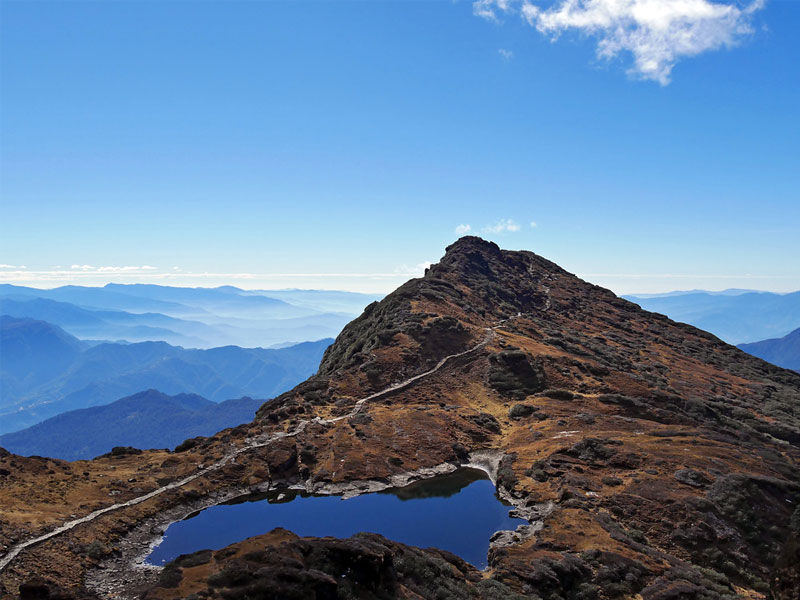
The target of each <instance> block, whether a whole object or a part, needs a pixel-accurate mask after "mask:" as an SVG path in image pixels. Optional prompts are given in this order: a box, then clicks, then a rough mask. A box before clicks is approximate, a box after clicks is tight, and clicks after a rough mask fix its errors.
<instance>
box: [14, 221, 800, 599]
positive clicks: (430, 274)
mask: <svg viewBox="0 0 800 600" xmlns="http://www.w3.org/2000/svg"><path fill="white" fill-rule="evenodd" d="M12 461H13V462H14V463H15V465H16V466H12V465H11V462H12ZM0 462H2V468H4V469H6V470H8V471H9V476H8V478H7V483H6V485H5V486H4V487H3V488H0V504H2V505H3V506H7V507H9V508H7V509H6V512H5V513H4V519H5V520H6V521H7V523H8V525H4V526H3V528H2V533H3V534H4V535H5V536H6V539H12V538H13V541H12V543H17V541H18V540H21V539H22V540H24V539H28V538H29V536H33V535H35V534H41V533H42V532H46V531H48V528H51V527H52V526H53V525H55V524H58V523H60V522H62V521H64V520H67V518H68V517H69V515H70V514H78V515H83V514H88V513H89V512H90V510H94V509H97V508H100V507H103V506H108V505H109V504H110V503H111V502H112V501H111V500H109V499H108V498H105V497H104V496H103V495H102V493H101V491H103V490H105V489H107V488H104V487H103V484H102V483H100V482H103V481H104V476H108V475H109V474H110V473H112V467H117V465H120V466H119V467H117V468H118V469H122V468H125V469H134V468H142V469H143V472H146V474H147V477H154V478H156V479H157V480H162V481H163V480H165V479H166V480H168V481H173V482H184V483H181V484H180V486H179V487H180V491H178V490H177V489H174V488H169V489H164V490H163V491H160V492H158V493H154V495H152V496H150V497H148V498H147V499H146V500H144V501H142V502H140V503H137V504H135V505H131V506H125V507H119V508H116V509H115V510H114V511H112V512H109V513H106V514H104V515H103V516H102V517H98V518H96V519H90V520H89V521H88V522H86V523H82V524H81V525H80V526H77V527H75V528H73V529H70V530H69V531H68V532H66V533H64V534H63V535H62V534H59V535H55V536H52V537H48V538H47V539H44V540H42V541H41V542H40V543H39V544H38V545H36V546H33V547H31V548H27V549H26V550H25V552H24V553H21V554H20V555H19V556H18V557H17V558H15V559H14V561H13V562H11V563H10V565H9V567H8V568H6V570H5V571H2V572H0V582H2V584H4V585H6V586H7V587H8V589H11V586H13V585H15V584H18V583H19V582H20V581H23V580H24V578H25V577H26V573H30V572H35V571H36V570H37V569H41V568H44V566H45V565H48V569H49V571H48V572H49V573H51V577H53V578H54V579H55V582H56V583H58V584H61V585H73V586H76V588H78V589H79V588H80V586H82V585H85V582H87V581H88V582H90V583H91V585H92V586H93V587H92V589H95V590H101V591H103V593H111V591H113V590H119V589H120V585H122V584H121V583H120V582H127V583H126V586H127V589H125V593H127V594H129V595H128V596H127V597H134V596H136V595H138V594H140V593H145V594H147V596H146V597H147V598H152V599H159V600H163V599H167V598H177V597H180V596H181V594H182V593H184V596H185V595H186V593H188V592H186V590H189V589H192V590H198V589H204V590H205V589H207V586H206V585H205V583H203V584H202V586H201V581H202V582H213V581H217V582H220V581H224V580H225V579H224V578H225V576H227V575H226V574H230V573H234V572H236V569H237V568H239V567H237V565H238V564H239V563H237V561H236V560H235V556H234V555H235V554H236V551H235V550H234V551H230V552H229V551H227V550H226V551H222V552H217V553H214V561H213V564H212V563H210V562H209V563H208V564H207V565H200V566H198V567H197V568H194V567H192V568H190V567H189V565H188V564H184V565H173V566H172V567H171V568H169V569H168V570H165V571H164V573H165V574H167V575H168V576H169V577H165V579H164V581H163V582H162V583H163V584H164V585H156V583H157V582H155V581H153V580H152V579H150V580H147V579H146V578H145V579H140V580H137V581H140V582H141V583H137V584H136V585H133V584H132V583H130V582H131V581H132V580H131V579H129V578H130V577H132V576H133V575H132V574H133V573H139V574H140V573H141V571H134V570H129V568H128V565H130V564H131V563H132V561H134V560H135V558H136V557H138V556H140V555H141V553H142V552H145V551H146V548H147V546H148V544H150V543H152V541H153V540H154V538H157V534H153V533H149V532H151V530H152V527H153V524H154V523H158V525H159V527H162V526H163V524H164V523H165V522H169V521H170V520H174V519H175V518H179V516H176V515H184V514H187V513H188V512H191V511H192V510H198V509H201V508H203V507H204V506H208V505H210V504H214V503H216V502H217V501H218V500H219V498H220V497H221V495H222V494H228V495H226V496H224V497H226V498H227V497H231V496H232V495H235V494H237V493H242V492H243V491H247V490H252V489H255V488H258V489H264V487H265V486H270V487H273V488H275V487H277V488H281V487H284V486H296V487H300V488H303V489H306V490H307V491H311V492H313V491H329V492H330V491H331V490H338V491H339V492H347V493H358V492H359V491H364V490H370V489H380V486H381V485H382V484H383V485H385V483H386V482H387V481H391V478H392V477H395V476H404V477H413V476H421V474H425V473H427V474H430V473H431V472H432V471H431V470H434V469H435V470H439V471H441V470H446V469H448V468H453V467H454V466H455V465H461V464H475V463H476V462H478V463H479V464H482V465H483V466H484V467H485V468H486V469H487V470H488V471H490V472H491V473H492V476H493V480H494V481H495V482H496V484H497V487H498V493H499V494H501V495H502V496H503V497H504V498H506V499H507V500H509V501H510V502H512V503H513V504H514V506H515V511H516V513H517V514H518V515H520V516H522V517H524V518H526V519H528V520H529V521H530V523H531V527H529V528H526V529H523V530H520V531H517V532H514V533H506V534H501V535H499V536H498V537H497V538H496V539H495V540H494V542H493V545H492V548H491V550H490V553H489V564H490V567H489V569H488V571H487V573H486V574H485V577H486V579H487V580H488V581H489V582H490V584H492V582H494V583H496V584H497V585H498V586H503V588H502V589H503V590H507V589H510V590H512V591H513V593H517V594H520V595H522V596H523V597H527V598H542V599H546V600H563V599H565V598H570V599H574V598H596V599H597V600H604V599H606V598H642V600H665V599H679V598H681V599H694V598H696V599H698V600H699V599H701V598H702V599H704V600H712V599H722V598H736V597H742V598H745V597H746V598H758V597H763V596H759V594H765V593H767V592H769V593H771V594H772V597H773V598H775V599H776V600H788V599H789V598H794V596H792V593H793V591H792V590H796V589H797V585H796V583H797V582H799V581H800V573H798V572H797V570H796V564H797V561H795V560H794V557H795V555H796V552H797V547H798V546H797V535H798V532H797V531H795V525H794V524H795V523H797V522H800V512H797V508H796V507H797V506H798V505H799V504H800V478H799V477H798V473H799V472H800V469H799V467H800V375H798V374H796V373H793V372H791V371H787V370H784V369H781V368H779V367H776V366H774V365H771V364H769V363H766V362H764V361H762V360H760V359H757V358H754V357H752V356H749V355H748V354H746V353H744V352H742V351H741V350H738V349H737V348H735V347H732V346H729V345H727V344H725V343H723V342H721V341H720V340H719V339H718V338H716V337H714V336H713V335H711V334H709V333H706V332H704V331H701V330H698V329H696V328H694V327H691V326H689V325H684V324H681V323H675V322H673V321H671V320H669V319H668V318H666V317H664V316H662V315H658V314H653V313H648V312H646V311H644V310H642V309H640V308H639V307H638V306H636V305H635V304H632V303H630V302H627V301H625V300H622V299H619V298H617V297H616V296H614V294H612V293H611V292H610V291H608V290H604V289H602V288H599V287H597V286H593V285H591V284H588V283H586V282H584V281H581V280H580V279H578V278H577V277H575V276H573V275H571V274H569V273H567V272H566V271H564V270H563V269H561V268H560V267H558V266H557V265H555V264H554V263H552V262H550V261H547V260H546V259H543V258H542V257H539V256H537V255H535V254H533V253H530V252H522V251H504V250H501V249H500V248H498V247H497V246H496V245H494V244H491V243H489V242H485V241H483V240H480V239H478V238H474V237H467V238H462V239H460V240H458V241H457V242H456V243H454V244H453V245H451V246H450V247H448V249H447V252H446V254H445V256H444V257H443V258H442V260H441V261H440V262H439V263H438V264H436V265H433V266H432V267H430V268H429V269H428V270H427V272H426V274H425V276H424V277H423V278H420V279H415V280H412V281H410V282H408V283H406V284H405V285H403V286H401V287H400V288H399V289H398V290H396V291H395V292H394V293H392V294H390V295H388V296H387V297H386V298H384V299H383V300H381V301H380V302H378V303H375V304H372V305H370V306H369V307H367V309H366V310H365V312H364V314H362V315H361V316H360V317H359V318H358V319H356V320H354V321H353V322H352V323H350V324H349V325H348V326H347V327H346V328H345V329H344V330H343V331H342V333H341V334H340V335H339V337H338V338H337V339H336V341H335V342H334V344H333V345H332V346H331V347H330V348H329V349H328V350H327V351H326V353H325V356H324V358H323V360H322V363H321V365H320V369H319V372H318V373H317V374H316V375H315V376H313V377H311V378H310V379H309V380H307V381H305V382H303V383H302V384H300V385H298V386H297V387H296V388H294V389H293V390H291V391H289V392H286V393H285V394H282V395H281V396H279V397H278V398H276V399H275V400H273V401H271V402H269V403H267V404H265V405H264V406H262V407H261V408H260V409H259V411H258V413H257V418H256V420H255V421H254V422H253V423H251V424H249V425H246V426H242V427H237V428H235V429H233V430H228V431H224V432H220V433H219V434H217V435H215V436H212V437H210V438H208V439H206V440H200V441H197V443H196V445H194V446H193V447H192V448H189V449H186V450H185V451H184V452H180V453H173V454H169V455H167V454H165V453H162V452H157V451H150V452H147V453H144V454H143V455H141V456H139V457H136V458H135V459H134V458H127V459H125V461H124V462H118V463H114V462H113V460H112V459H110V458H109V459H106V458H102V459H97V460H94V461H91V462H88V463H81V466H80V469H84V470H85V472H86V473H88V474H89V475H88V478H87V479H82V478H80V477H78V476H76V475H74V474H70V473H66V472H65V473H64V474H61V471H59V470H58V469H57V467H58V466H57V465H53V466H51V467H50V468H51V470H53V471H54V472H55V475H52V477H54V478H56V477H57V478H58V479H59V481H64V482H65V483H64V484H63V486H62V487H59V488H56V489H57V490H58V491H50V490H49V489H48V490H44V489H43V486H42V487H37V485H38V486H41V484H42V482H43V481H44V480H45V478H44V477H45V476H44V475H42V470H44V469H45V466H44V465H41V464H40V463H35V462H31V461H30V459H24V460H23V459H21V458H19V457H12V458H6V459H2V460H0ZM198 463H200V464H204V465H209V464H211V465H215V466H214V468H213V469H209V470H207V471H204V472H198V471H197V464H198ZM137 465H139V466H137ZM158 465H166V466H163V467H162V466H158ZM145 468H146V469H147V470H146V471H144V469H145ZM37 469H38V471H37ZM45 472H46V471H45ZM126 472H127V471H126ZM434 472H435V471H434ZM37 473H38V474H37ZM93 480H95V481H97V482H98V483H93V482H92V481H93ZM116 486H117V487H115V489H116V490H118V495H117V496H115V500H113V502H120V501H126V500H130V499H136V498H140V497H141V494H142V493H143V491H142V490H140V491H136V490H135V489H134V488H133V487H132V485H124V481H123V483H122V484H116ZM145 489H146V490H153V489H154V488H152V487H148V488H143V490H145ZM24 490H38V491H36V492H35V493H31V492H28V493H27V496H26V497H25V502H24V503H22V501H21V500H20V499H19V498H21V496H22V495H23V493H24V492H23V491H24ZM156 491H158V490H157V489H156ZM56 494H60V495H61V496H59V498H62V499H61V500H59V501H56V500H55V499H54V497H55V495H56ZM78 496H80V497H91V498H92V499H93V503H92V505H91V506H87V507H84V508H81V507H80V506H79V505H76V504H75V500H71V499H72V498H75V497H78ZM84 503H85V501H84ZM76 511H77V512H76ZM29 523H36V524H35V525H31V524H29ZM790 523H791V524H792V525H791V526H790ZM464 526H465V527H468V526H469V524H468V523H465V524H464ZM6 531H9V532H11V533H9V534H6V533H5V532H6ZM127 532H130V534H129V535H128V533H127ZM89 540H98V541H99V542H101V543H103V544H106V545H107V546H108V547H109V548H110V547H115V548H118V549H119V553H120V554H119V555H113V556H112V555H110V554H109V555H107V559H106V562H102V563H100V564H101V566H102V567H103V568H102V569H98V568H96V566H97V565H98V562H97V561H96V560H94V559H92V560H90V559H88V558H85V557H83V555H80V554H78V551H77V550H71V548H80V547H81V546H80V544H86V543H88V541H89ZM0 541H2V540H0ZM298 544H300V545H301V546H302V547H305V548H306V549H307V550H308V552H316V551H317V550H318V549H320V548H322V547H325V548H331V547H334V548H335V547H337V546H336V543H335V541H331V540H328V541H322V542H321V541H319V540H317V541H314V540H301V541H300V542H298ZM353 544H354V545H348V546H347V552H348V553H349V554H348V556H350V557H351V564H352V562H353V561H355V563H357V564H363V565H376V564H381V565H388V564H389V563H387V562H385V561H389V560H390V557H387V558H385V559H384V558H381V557H386V556H387V555H385V554H380V555H375V554H373V553H372V552H371V550H370V549H369V548H368V547H366V546H364V545H359V544H358V543H353ZM248 545H249V547H251V548H262V549H263V548H268V547H269V542H268V540H266V539H265V540H264V541H262V540H261V539H260V538H253V539H252V540H251V541H249V542H248ZM339 548H340V550H342V551H343V547H341V546H339ZM320 551H322V550H320ZM404 552H405V554H404ZM395 555H396V556H397V555H402V556H409V553H407V552H406V551H404V550H402V549H400V550H397V554H395ZM231 556H234V558H230V560H229V559H228V558H226V557H231ZM254 556H255V555H254ZM56 559H57V562H55V561H56ZM254 560H255V558H254ZM426 560H427V559H426ZM53 564H56V566H52V565H53ZM303 565H304V563H302V562H298V563H292V564H291V565H288V564H287V565H286V568H287V569H289V568H290V567H291V569H294V570H291V569H290V571H291V573H293V575H292V576H293V577H296V579H295V580H296V581H301V580H302V581H318V582H320V581H323V580H324V581H325V582H326V585H327V584H330V585H332V586H333V589H334V592H335V593H339V592H341V593H342V594H344V593H345V591H346V590H347V589H350V588H349V587H348V586H350V585H351V584H352V585H356V584H359V582H360V581H363V579H359V573H361V571H358V572H355V571H353V570H349V571H348V570H342V571H341V572H339V571H336V572H334V573H333V576H330V578H327V577H328V576H326V577H322V576H321V575H320V574H319V572H318V571H313V570H309V569H310V567H306V566H303ZM400 566H401V567H402V569H403V577H404V578H408V577H409V572H408V571H406V570H404V569H407V568H410V569H411V570H412V571H414V572H415V574H416V578H417V580H419V581H430V580H432V579H433V580H435V579H436V577H437V576H436V571H435V570H434V571H431V570H430V569H431V567H430V566H429V565H428V563H427V562H424V561H423V562H420V563H419V564H418V565H417V566H416V567H413V566H409V563H403V564H402V565H400ZM184 567H186V568H184ZM314 568H316V567H314ZM326 568H328V567H327V566H326ZM365 568H366V567H365ZM436 568H438V569H441V570H442V571H443V572H446V573H447V574H448V577H450V576H453V577H457V578H461V582H462V583H463V584H464V586H466V587H465V588H464V589H468V590H469V591H468V592H467V593H468V594H469V595H468V596H467V597H476V598H491V597H495V598H496V597H498V593H499V592H497V589H500V588H495V590H494V591H492V589H487V588H482V587H478V584H477V583H476V579H475V578H474V576H472V575H469V574H468V573H467V571H468V569H467V570H466V571H462V572H461V574H460V575H459V574H458V573H456V571H454V570H453V569H452V568H450V567H447V565H445V564H442V563H438V566H437V567H436ZM304 569H305V570H304ZM398 570H401V569H398ZM240 571H241V569H240ZM368 572H369V573H373V572H374V569H373V570H368ZM389 574H391V571H389ZM84 575H85V576H86V578H84ZM137 576H139V575H137ZM315 578H316V579H315ZM479 579H480V578H479ZM331 581H332V583H331ZM372 583H373V584H374V586H373V588H371V591H370V593H372V594H374V595H373V596H366V597H408V595H406V596H403V594H404V593H405V592H404V591H403V589H402V588H401V587H398V585H397V581H396V580H393V579H392V578H391V577H389V576H387V577H386V578H385V579H377V580H376V581H374V582H372ZM237 585H238V584H237ZM210 587H213V585H211V586H210ZM123 589H124V588H123ZM237 589H238V588H237ZM215 590H216V591H214V592H213V594H215V595H212V597H219V594H220V593H221V589H219V588H215ZM252 591H254V590H252ZM415 592H416V590H415ZM225 593H226V595H228V597H235V596H231V595H230V594H229V593H228V590H226V592H225ZM231 593H232V592H231ZM426 593H427V592H426ZM492 594H494V595H492ZM422 597H426V598H427V597H435V596H433V595H424V596H422ZM456 597H458V596H456ZM499 597H509V594H508V593H505V591H504V592H503V593H502V594H501V595H499Z"/></svg>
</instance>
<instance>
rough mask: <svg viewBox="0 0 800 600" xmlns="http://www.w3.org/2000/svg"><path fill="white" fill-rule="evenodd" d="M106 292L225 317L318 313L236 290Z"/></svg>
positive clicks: (125, 288)
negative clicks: (173, 304) (169, 303)
mask: <svg viewBox="0 0 800 600" xmlns="http://www.w3.org/2000/svg"><path fill="white" fill-rule="evenodd" d="M103 289H104V290H108V291H111V292H119V293H123V294H125V295H128V296H136V297H137V298H146V299H148V300H158V301H161V302H171V303H175V304H180V305H182V306H187V307H197V308H201V309H202V310H203V311H207V312H211V313H214V314H215V315H217V316H220V317H225V316H232V315H239V316H242V315H252V314H256V315H258V316H259V317H265V318H270V319H286V318H291V317H302V316H307V315H311V314H315V313H316V312H318V311H316V310H313V309H309V308H305V307H300V306H294V305H292V304H289V303H288V302H284V301H283V300H279V299H277V298H270V297H267V296H262V295H258V294H248V293H245V292H244V291H243V290H240V289H239V288H236V287H233V286H223V287H218V288H186V287H172V286H164V285H152V284H145V283H134V284H118V283H109V284H108V285H106V286H104V287H103Z"/></svg>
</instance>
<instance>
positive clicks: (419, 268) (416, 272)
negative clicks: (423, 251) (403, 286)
mask: <svg viewBox="0 0 800 600" xmlns="http://www.w3.org/2000/svg"><path fill="white" fill-rule="evenodd" d="M432 264H433V263H432V262H430V261H425V262H421V263H417V264H416V265H414V266H413V267H409V266H408V265H400V266H399V267H397V268H396V269H395V270H394V271H395V274H396V275H411V276H414V277H422V275H424V274H425V269H427V268H428V267H430V266H431V265H432Z"/></svg>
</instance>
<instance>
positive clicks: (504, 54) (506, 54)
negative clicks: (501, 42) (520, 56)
mask: <svg viewBox="0 0 800 600" xmlns="http://www.w3.org/2000/svg"><path fill="white" fill-rule="evenodd" d="M497 53H498V54H499V55H500V57H501V58H502V59H503V60H504V61H506V62H508V61H510V60H511V59H512V58H514V52H513V51H511V50H506V49H505V48H500V49H499V50H498V51H497Z"/></svg>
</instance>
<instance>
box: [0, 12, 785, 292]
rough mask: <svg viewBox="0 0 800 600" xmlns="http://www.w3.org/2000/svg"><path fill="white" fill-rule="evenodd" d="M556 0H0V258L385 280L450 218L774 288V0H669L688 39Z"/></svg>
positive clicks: (35, 263) (633, 264) (423, 257)
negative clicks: (570, 10)
mask: <svg viewBox="0 0 800 600" xmlns="http://www.w3.org/2000/svg"><path fill="white" fill-rule="evenodd" d="M562 1H563V0H555V1H553V0H546V1H542V2H538V3H533V4H531V3H528V4H522V3H519V2H514V1H513V0H509V3H506V2H504V1H502V0H485V1H484V2H480V3H478V4H473V3H471V2H444V1H443V2H316V3H314V2H291V3H290V2H244V3H234V2H173V3H166V2H89V3H81V2H59V3H53V4H50V3H46V2H7V1H4V2H2V4H0V10H1V11H2V13H1V14H0V17H1V19H0V23H1V24H0V27H1V28H2V30H0V76H1V79H0V102H1V104H0V126H1V127H2V129H1V131H0V135H1V136H2V137H1V138H0V176H1V179H0V182H1V183H0V185H1V186H2V187H1V188H0V201H1V202H2V207H1V210H0V263H2V264H3V267H0V279H2V280H4V281H7V282H17V283H25V284H32V285H38V286H42V287H51V286H54V285H58V284H61V283H84V284H100V283H105V282H107V281H148V282H157V283H158V282H161V283H171V284H176V285H218V284H223V283H231V284H234V285H239V286H241V287H251V288H277V287H321V288H339V289H343V288H344V289H354V290H369V291H388V290H390V289H393V288H394V287H395V286H396V285H398V284H399V283H401V282H402V281H403V280H404V279H406V278H408V276H410V275H412V274H418V273H419V269H420V265H423V264H425V263H426V262H428V261H436V260H437V259H438V258H439V257H440V256H441V255H442V253H443V249H444V246H446V245H447V244H448V243H450V242H452V241H453V240H454V239H456V238H457V237H458V234H457V229H458V228H459V226H464V227H462V228H461V229H458V230H459V231H463V230H465V229H466V227H465V226H466V225H469V228H470V231H471V232H472V233H476V234H478V235H482V236H484V237H487V238H490V239H493V240H495V241H497V242H498V244H500V245H501V246H503V247H507V248H515V249H517V248H524V249H529V250H533V251H534V252H537V253H539V254H542V255H544V256H546V257H548V258H550V259H552V260H555V261H556V262H558V263H559V264H561V265H562V266H563V267H565V268H566V269H568V270H570V271H572V272H576V273H578V274H580V275H582V276H583V277H584V278H586V279H589V280H591V281H593V282H596V283H600V284H602V285H605V286H608V287H611V288H612V289H614V290H615V291H617V292H621V293H628V292H632V291H640V292H655V291H666V290H671V289H687V288H706V289H723V288H727V287H747V288H756V289H770V290H776V291H790V290H795V289H799V288H800V261H798V256H800V235H798V233H797V232H798V231H800V197H799V195H800V194H799V191H800V164H799V163H800V158H799V157H800V118H798V117H800V115H799V114H798V112H800V110H799V109H798V107H800V37H798V36H797V31H798V30H800V3H798V2H794V1H785V0H784V1H780V0H775V1H772V2H767V3H766V5H764V6H760V5H752V4H746V3H736V4H733V0H725V1H723V0H719V1H718V2H716V3H710V0H687V2H688V3H689V4H694V5H695V8H697V9H698V10H697V11H696V12H697V14H698V15H700V16H699V17H697V19H695V17H694V16H693V15H694V14H695V13H691V14H688V16H687V15H683V16H682V20H680V21H676V22H677V27H678V29H677V33H675V32H673V33H675V36H676V39H677V36H678V35H679V34H680V33H681V31H682V30H681V27H683V28H689V30H690V32H691V33H692V35H694V36H695V37H694V38H692V41H693V43H694V45H693V46H690V47H688V48H687V47H681V46H679V45H676V44H677V42H675V43H673V42H674V40H672V39H671V38H670V33H669V31H672V30H668V32H667V35H666V37H665V36H657V35H653V36H651V38H647V36H645V38H644V39H645V46H641V45H631V44H632V42H631V39H634V38H635V39H637V40H639V39H641V36H638V37H637V36H635V35H632V36H629V37H625V36H623V37H621V38H620V37H614V35H612V34H610V33H609V31H610V30H609V29H603V27H599V26H598V27H594V28H593V29H587V28H586V27H580V26H578V25H577V23H580V22H584V21H585V19H583V21H581V18H583V17H586V15H576V14H567V13H565V12H564V11H563V10H561V11H560V12H559V9H563V5H561V2H562ZM599 1H600V4H603V2H605V0H599ZM630 1H631V2H634V3H636V2H639V3H644V4H646V3H648V2H649V3H650V4H651V5H653V6H650V5H646V6H644V9H646V10H650V9H652V10H650V12H649V13H647V14H645V17H643V20H641V19H640V16H639V13H635V16H634V17H633V20H631V17H630V15H628V16H626V15H611V16H610V17H609V16H608V15H606V14H604V15H603V16H602V18H603V19H606V18H610V19H611V23H612V25H613V24H614V23H615V21H614V19H617V18H618V19H621V21H619V22H622V23H623V24H624V25H625V27H628V33H631V34H635V33H637V32H639V33H640V32H641V31H642V28H645V29H646V27H648V26H651V27H655V28H657V27H658V26H659V22H660V21H658V19H662V20H663V18H669V15H667V16H666V17H664V13H663V11H662V10H661V9H662V8H664V7H665V6H666V7H667V8H669V7H670V6H671V4H670V3H671V2H673V1H674V0H630ZM665 1H666V4H663V3H664V2H665ZM659 3H662V4H661V5H659ZM531 6H533V7H534V9H531V8H530V7H531ZM653 7H655V8H653ZM709 7H710V8H709ZM731 7H732V8H731ZM748 7H750V8H748ZM707 9H708V10H712V9H713V10H715V11H717V12H712V13H708V10H707ZM526 10H527V12H526ZM548 11H549V12H548ZM703 11H706V12H705V13H704V12H703ZM731 11H738V12H731ZM706 13H708V14H711V15H712V17H710V18H704V17H703V15H706V17H707V14H706ZM715 15H719V17H717V16H715ZM589 16H591V15H589ZM636 19H640V20H636ZM648 19H650V20H649V21H648ZM653 19H655V21H654V20H653ZM692 19H695V20H694V21H693V20H692ZM704 19H705V20H704ZM654 23H655V24H654ZM648 31H649V32H650V33H652V32H653V29H650V30H646V31H645V33H647V32H648ZM648 39H649V40H650V42H652V43H649V45H648ZM727 42H730V43H731V46H730V47H727V46H726V43H727ZM636 43H637V44H638V43H640V42H636ZM720 45H721V46H723V47H720V48H717V47H716V46H720ZM604 48H605V49H606V50H607V51H608V49H609V48H611V49H612V51H613V49H614V48H616V49H617V51H616V54H615V55H613V56H599V55H598V49H600V50H602V49H604ZM607 54H608V52H607ZM682 54H690V55H691V56H684V55H682ZM637 61H638V62H637ZM532 223H535V226H532ZM23 266H24V267H25V268H22V267H23Z"/></svg>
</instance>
